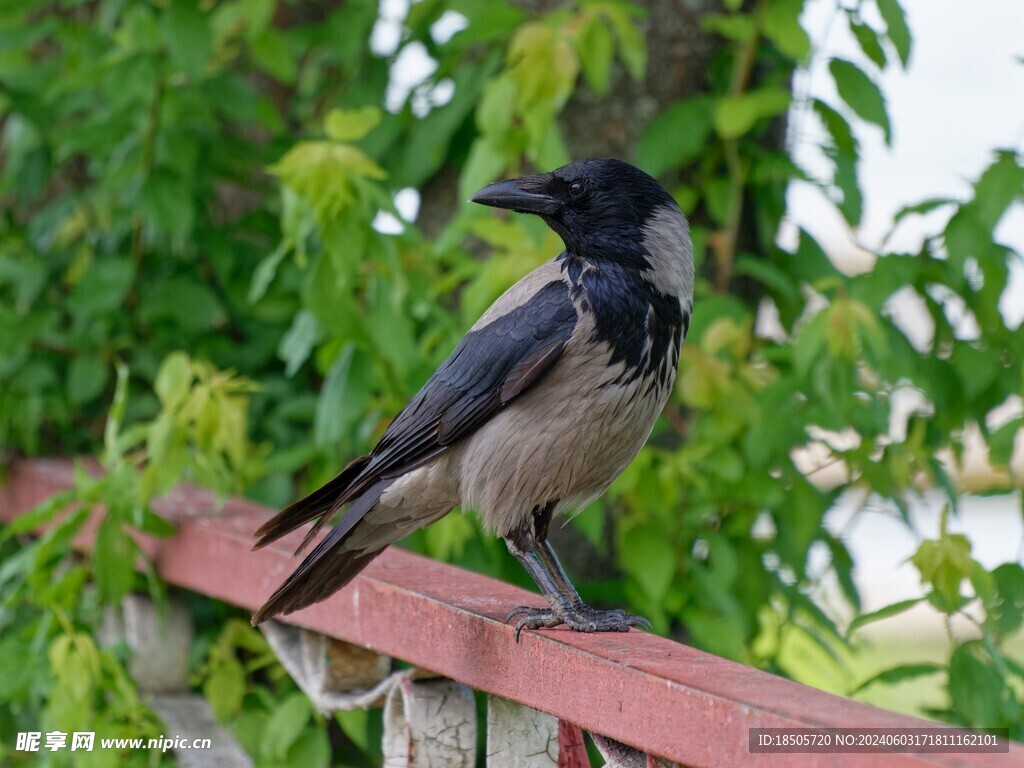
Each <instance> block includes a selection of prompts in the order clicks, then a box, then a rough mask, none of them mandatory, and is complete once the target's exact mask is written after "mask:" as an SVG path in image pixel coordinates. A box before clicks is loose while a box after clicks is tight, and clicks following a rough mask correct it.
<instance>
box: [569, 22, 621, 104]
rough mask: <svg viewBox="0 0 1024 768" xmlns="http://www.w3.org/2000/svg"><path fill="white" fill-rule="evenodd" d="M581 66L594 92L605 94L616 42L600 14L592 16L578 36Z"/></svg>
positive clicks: (577, 46) (578, 53)
mask: <svg viewBox="0 0 1024 768" xmlns="http://www.w3.org/2000/svg"><path fill="white" fill-rule="evenodd" d="M576 55H577V56H579V59H580V68H581V69H582V70H583V75H584V77H586V78H587V82H588V83H589V84H590V87H591V88H592V89H593V91H594V93H597V94H602V95H603V94H605V93H607V92H608V85H609V83H610V79H611V71H612V61H613V57H614V42H613V40H612V33H611V32H609V31H608V27H607V26H606V25H605V23H604V21H603V20H602V19H601V18H600V17H599V16H596V15H595V16H591V17H590V18H589V19H588V20H587V22H586V23H585V24H584V25H583V28H582V29H581V30H580V31H579V33H578V34H577V36H576Z"/></svg>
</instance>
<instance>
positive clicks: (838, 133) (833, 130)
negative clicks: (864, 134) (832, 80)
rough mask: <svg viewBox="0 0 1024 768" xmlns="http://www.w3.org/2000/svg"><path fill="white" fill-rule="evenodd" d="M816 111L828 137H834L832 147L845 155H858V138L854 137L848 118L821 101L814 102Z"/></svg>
mask: <svg viewBox="0 0 1024 768" xmlns="http://www.w3.org/2000/svg"><path fill="white" fill-rule="evenodd" d="M814 111H815V112H816V113H817V115H818V117H820V118H821V122H822V124H823V125H824V126H825V130H827V131H828V135H829V136H830V137H832V146H833V147H835V149H836V150H837V151H839V152H842V153H844V154H848V155H856V154H857V148H858V143H857V137H856V136H854V135H853V129H852V128H850V124H849V123H848V122H846V118H845V117H843V116H842V115H841V114H839V113H838V112H836V111H835V110H834V109H832V107H830V106H829V105H828V104H826V103H825V102H823V101H821V100H820V99H815V100H814Z"/></svg>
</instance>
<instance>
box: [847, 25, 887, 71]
mask: <svg viewBox="0 0 1024 768" xmlns="http://www.w3.org/2000/svg"><path fill="white" fill-rule="evenodd" d="M850 30H851V31H852V32H853V36H854V37H855V38H857V43H858V44H859V45H860V49H861V50H862V51H864V55H865V56H867V57H868V58H869V59H871V61H872V62H874V64H875V66H877V67H878V68H879V69H885V50H884V49H883V48H882V44H881V43H880V42H879V41H878V33H877V32H875V30H873V29H872V28H871V27H869V26H868V25H867V24H863V23H861V22H858V21H851V22H850Z"/></svg>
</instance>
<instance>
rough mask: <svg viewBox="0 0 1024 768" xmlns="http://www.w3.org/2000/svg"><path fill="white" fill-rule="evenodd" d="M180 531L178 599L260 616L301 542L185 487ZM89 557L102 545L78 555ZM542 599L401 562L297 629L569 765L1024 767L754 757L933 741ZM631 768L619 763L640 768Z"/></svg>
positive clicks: (167, 574) (881, 714)
mask: <svg viewBox="0 0 1024 768" xmlns="http://www.w3.org/2000/svg"><path fill="white" fill-rule="evenodd" d="M71 484H72V468H71V464H70V463H69V462H67V461H57V460H36V461H20V462H16V463H14V464H13V465H12V466H11V467H10V468H9V471H8V477H7V481H6V484H5V485H4V486H3V487H2V488H0V519H6V520H10V519H12V518H13V517H15V516H17V515H18V514H19V513H22V512H24V511H27V510H28V509H30V508H31V507H33V506H34V505H36V504H38V503H39V502H41V501H43V500H44V499H45V498H47V497H48V496H50V495H51V494H53V493H55V492H58V491H60V490H63V489H66V488H68V487H70V486H71ZM154 507H155V509H156V511H157V512H159V513H160V514H162V515H163V516H165V517H166V518H168V519H170V520H173V521H175V522H177V523H178V527H177V532H176V533H175V534H174V535H173V536H171V537H169V538H167V539H161V540H155V539H150V538H143V539H141V543H142V546H143V549H144V550H145V551H146V553H147V555H148V556H149V557H150V558H151V559H152V561H153V563H154V564H155V567H156V570H157V573H158V574H159V575H160V577H161V578H163V579H164V580H165V581H166V582H168V583H169V584H173V585H177V586H179V587H184V588H186V589H189V590H193V591H195V592H199V593H202V594H205V595H209V596H212V597H215V598H219V599H221V600H224V601H226V602H228V603H232V604H234V605H238V606H242V607H244V608H247V609H254V608H256V607H257V606H258V605H260V604H261V603H262V601H263V600H264V598H266V596H267V595H269V594H270V593H271V591H272V590H273V588H274V587H275V586H277V584H278V583H279V582H280V581H281V580H282V579H283V578H284V577H285V576H286V575H287V574H288V573H289V572H290V571H291V569H292V568H293V567H294V565H295V561H294V560H293V559H292V557H291V553H292V550H293V549H294V547H295V545H296V543H297V542H298V539H299V534H296V535H295V536H294V537H291V538H288V539H286V540H283V541H280V542H277V543H275V544H273V545H271V546H269V547H267V548H266V549H263V550H260V551H258V552H252V551H251V547H252V531H253V530H254V529H255V528H257V527H258V526H259V525H260V524H261V523H262V522H264V521H265V520H266V519H267V518H268V517H269V516H270V515H271V514H272V512H273V511H272V510H269V509H266V508H263V507H260V506H258V505H255V504H252V503H249V502H246V501H241V500H237V499H230V500H228V501H227V502H226V503H224V504H218V503H217V502H216V500H215V499H214V498H213V497H212V496H211V495H210V494H209V493H207V492H205V491H202V490H198V489H195V488H187V487H186V488H179V489H177V490H175V491H174V492H172V493H171V494H169V495H168V496H167V497H166V498H164V499H161V500H160V501H158V502H157V503H156V504H155V505H154ZM77 544H78V545H80V546H82V547H83V548H88V547H89V546H90V541H89V535H85V536H83V537H82V539H81V541H79V542H77ZM537 599H538V596H537V595H535V594H531V593H529V592H527V591H525V590H522V589H519V588H518V587H514V586H511V585H509V584H505V583H502V582H499V581H495V580H494V579H490V578H487V577H484V576H480V575H477V574H474V573H470V572H468V571H465V570H462V569H460V568H456V567H453V566H450V565H445V564H442V563H438V562H434V561H432V560H430V559H427V558H424V557H421V556H419V555H415V554H412V553H409V552H405V551H403V550H400V549H391V550H389V551H388V552H386V553H385V554H384V555H383V556H382V557H380V558H378V559H377V560H376V561H374V563H373V564H372V565H371V566H370V567H369V568H367V569H366V571H364V572H363V574H361V575H360V576H359V577H357V578H356V580H355V581H354V582H353V583H352V584H351V585H350V586H349V587H348V588H346V589H345V590H343V591H342V592H340V593H338V594H337V595H335V596H334V597H332V598H331V599H330V600H327V601H326V602H324V603H321V604H319V605H315V606H313V607H311V608H308V609H306V610H303V611H301V612H299V613H296V614H293V615H292V616H289V617H287V619H286V621H287V622H288V623H290V624H293V625H297V626H300V627H305V628H307V629H309V630H313V631H315V632H317V633H322V634H324V635H327V636H329V637H332V638H338V639H341V640H344V641H347V642H349V643H353V644H356V645H359V646H362V647H365V648H369V649H373V650H374V651H377V652H379V653H382V654H387V655H388V656H392V657H395V658H399V659H403V660H405V661H407V662H409V663H411V664H413V665H416V666H417V667H421V668H423V669H426V670H431V671H432V672H434V673H437V674H438V675H443V676H444V677H447V678H450V679H451V680H454V681H458V682H459V683H463V684H465V685H468V686H470V687H472V688H474V689H477V690H480V691H485V692H487V693H489V694H492V695H495V696H500V697H503V698H504V699H508V700H512V701H514V702H519V703H521V704H524V705H526V706H527V707H531V708H534V709H536V710H540V711H542V712H546V713H549V714H551V715H553V716H555V717H557V718H559V721H560V723H561V727H560V728H559V741H560V744H561V753H560V754H559V756H558V758H557V762H558V764H559V765H573V764H575V765H585V764H586V763H585V762H582V761H583V760H585V753H584V752H583V751H582V747H581V746H580V744H579V743H578V742H579V741H580V737H579V730H578V729H579V728H582V729H585V730H587V731H590V732H591V733H593V734H600V735H602V736H603V737H608V738H610V739H614V740H616V741H618V742H621V743H623V744H625V745H631V746H632V747H634V748H636V749H638V750H642V751H643V752H645V753H647V755H649V756H651V757H649V758H647V763H648V764H654V762H655V761H654V756H657V757H658V758H664V759H666V760H671V761H676V762H678V763H681V764H683V765H687V766H693V768H717V767H718V766H742V765H757V766H800V767H801V768H815V767H816V766H897V767H899V766H967V765H977V766H1010V765H1016V766H1024V746H1022V745H1019V744H1011V745H1010V751H1009V752H1008V753H1001V754H951V753H947V752H943V753H932V754H908V753H888V754H877V753H875V754H857V753H829V754H806V753H803V754H792V753H790V754H752V753H751V752H750V750H749V742H748V735H749V729H751V728H782V727H787V728H798V727H813V728H871V727H883V728H894V727H906V728H927V727H936V724H934V723H928V722H925V721H922V720H918V719H915V718H912V717H908V716H905V715H901V714H896V713H893V712H888V711H885V710H882V709H878V708H876V707H873V706H870V705H867V704H863V703H860V702H857V701H853V700H850V699H845V698H842V697H839V696H835V695H832V694H828V693H824V692H822V691H819V690H816V689H813V688H809V687H807V686H804V685H801V684H799V683H795V682H792V681H790V680H786V679H783V678H780V677H776V676H774V675H770V674H768V673H765V672H762V671H760V670H757V669H752V668H750V667H746V666H743V665H741V664H737V663H734V662H731V661H727V660H725V659H721V658H718V657H716V656H712V655H710V654H707V653H704V652H701V651H698V650H695V649H693V648H689V647H687V646H685V645H681V644H679V643H675V642H672V641H671V640H667V639H665V638H662V637H658V636H655V635H652V634H647V633H643V632H637V631H633V632H629V633H626V634H594V635H584V634H576V633H572V632H568V631H562V630H558V629H556V630H545V631H537V632H525V633H523V636H522V640H521V642H520V643H519V644H516V643H515V641H514V638H513V630H512V628H511V627H510V626H509V625H507V624H506V623H504V621H503V620H502V619H503V617H504V616H505V614H506V613H507V611H508V610H509V609H510V608H511V607H513V606H517V605H520V604H524V603H535V602H537ZM628 762H629V761H628V760H623V762H622V763H621V764H623V765H625V764H628Z"/></svg>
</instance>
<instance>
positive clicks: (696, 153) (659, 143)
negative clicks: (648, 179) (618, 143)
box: [637, 96, 713, 176]
mask: <svg viewBox="0 0 1024 768" xmlns="http://www.w3.org/2000/svg"><path fill="white" fill-rule="evenodd" d="M712 104H713V102H712V100H711V99H710V98H708V97H707V96H696V97H694V98H690V99H684V100H682V101H677V102H675V103H674V104H670V105H669V106H668V107H666V109H665V111H663V112H662V113H661V114H660V115H658V116H657V117H656V118H655V119H654V120H653V121H652V122H651V123H650V124H649V125H648V126H647V129H646V130H645V131H644V135H643V136H641V137H640V143H639V144H638V146H637V162H638V163H639V165H640V166H641V167H642V168H644V170H646V171H647V172H648V173H649V174H651V175H652V176H660V175H661V174H663V173H665V171H668V170H669V169H672V168H681V167H684V166H686V165H689V164H690V163H692V162H693V161H695V160H696V159H698V158H699V157H700V155H701V153H702V152H703V151H704V150H705V149H706V148H707V144H708V138H709V136H710V135H711V126H712V109H711V106H712Z"/></svg>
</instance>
